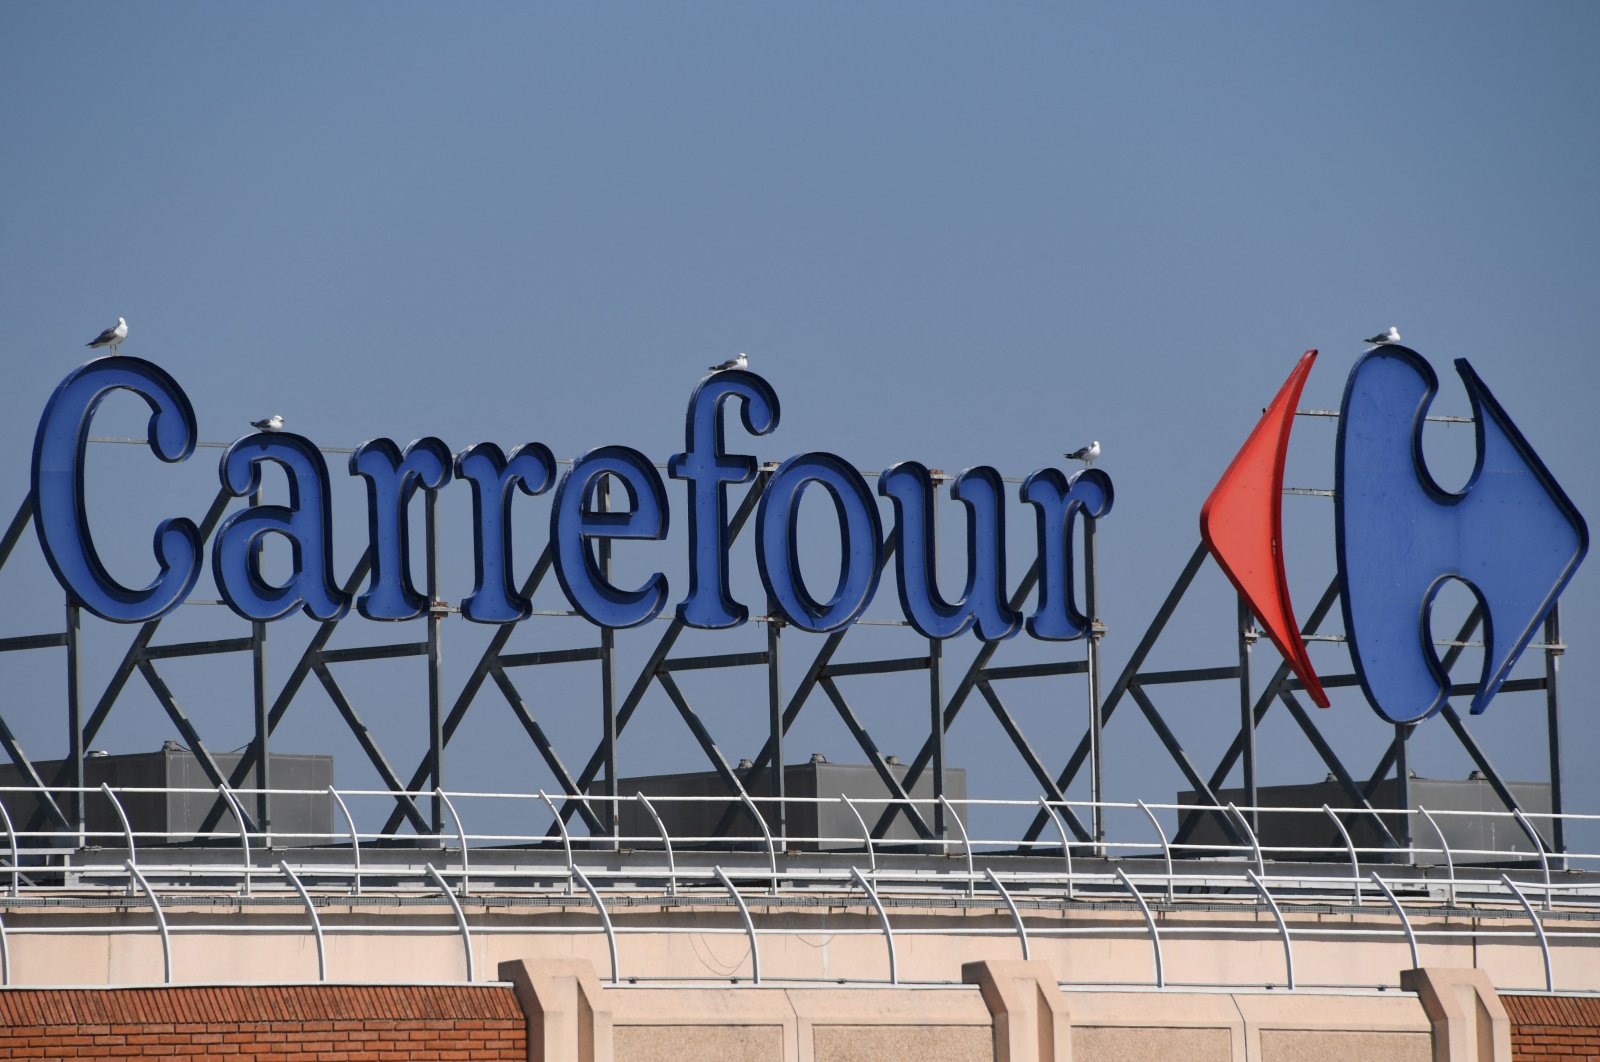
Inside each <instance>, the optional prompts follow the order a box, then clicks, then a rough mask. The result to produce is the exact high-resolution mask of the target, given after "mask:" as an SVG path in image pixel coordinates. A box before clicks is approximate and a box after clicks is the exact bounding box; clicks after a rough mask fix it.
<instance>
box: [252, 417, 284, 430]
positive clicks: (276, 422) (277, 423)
mask: <svg viewBox="0 0 1600 1062" xmlns="http://www.w3.org/2000/svg"><path fill="white" fill-rule="evenodd" d="M250 426H251V427H252V428H254V429H255V430H256V431H264V432H268V433H271V432H279V431H282V430H283V416H282V414H279V413H274V414H273V415H272V416H270V417H263V418H262V419H260V420H252V421H251V422H250Z"/></svg>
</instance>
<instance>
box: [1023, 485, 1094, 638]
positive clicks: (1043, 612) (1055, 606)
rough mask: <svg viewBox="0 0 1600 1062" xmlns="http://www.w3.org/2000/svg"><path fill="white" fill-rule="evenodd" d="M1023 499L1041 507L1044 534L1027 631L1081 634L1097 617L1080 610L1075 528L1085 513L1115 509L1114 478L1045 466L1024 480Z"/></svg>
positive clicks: (1039, 522)
mask: <svg viewBox="0 0 1600 1062" xmlns="http://www.w3.org/2000/svg"><path fill="white" fill-rule="evenodd" d="M1020 493H1021V495H1022V500H1023V501H1025V502H1027V503H1028V504H1030V505H1032V506H1033V507H1034V508H1035V509H1036V510H1037V512H1036V516H1037V519H1036V521H1035V526H1036V527H1037V528H1038V536H1039V607H1038V608H1036V609H1035V610H1034V613H1033V615H1032V616H1030V617H1028V634H1029V635H1031V636H1032V637H1034V638H1039V639H1043V640H1046V641H1060V642H1066V641H1071V640H1073V639H1074V638H1082V637H1083V634H1084V631H1086V630H1088V628H1089V621H1090V620H1091V619H1092V618H1093V617H1090V616H1085V615H1084V614H1083V613H1082V612H1081V611H1080V610H1079V609H1078V603H1077V594H1076V592H1075V589H1074V587H1075V584H1076V582H1077V579H1076V572H1077V567H1076V565H1074V564H1073V560H1072V530H1073V525H1074V524H1075V522H1076V521H1077V518H1078V514H1079V513H1080V512H1081V513H1082V514H1083V515H1085V516H1092V517H1094V518H1095V519H1097V520H1098V519H1099V518H1100V517H1102V516H1104V515H1106V514H1107V513H1109V512H1110V511H1111V503H1112V501H1113V500H1114V494H1113V491H1112V489H1111V477H1110V476H1108V475H1106V474H1105V473H1104V472H1102V471H1100V470H1099V469H1098V468H1090V469H1085V470H1084V471H1082V472H1079V473H1078V474H1077V475H1075V476H1073V477H1072V478H1071V479H1068V478H1067V477H1066V476H1064V475H1062V474H1061V471H1060V470H1059V469H1055V468H1041V469H1040V470H1039V471H1037V472H1035V473H1034V474H1033V475H1031V476H1029V477H1028V478H1027V479H1025V480H1023V481H1022V490H1021V492H1020Z"/></svg>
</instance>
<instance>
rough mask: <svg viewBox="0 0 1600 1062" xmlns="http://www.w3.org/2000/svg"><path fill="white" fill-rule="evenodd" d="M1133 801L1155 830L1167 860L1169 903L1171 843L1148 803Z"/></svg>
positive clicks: (1170, 898) (1171, 892)
mask: <svg viewBox="0 0 1600 1062" xmlns="http://www.w3.org/2000/svg"><path fill="white" fill-rule="evenodd" d="M1135 803H1137V804H1138V805H1139V810H1140V811H1142V812H1144V814H1145V817H1146V818H1148V819H1149V820H1150V825H1151V827H1152V828H1154V830H1155V831H1156V840H1158V841H1160V842H1161V854H1162V856H1164V857H1165V858H1166V861H1167V902H1168V903H1171V902H1172V901H1173V886H1172V845H1171V844H1170V843H1169V842H1168V841H1167V831H1166V830H1163V829H1162V828H1161V823H1159V822H1157V821H1156V813H1155V812H1153V811H1151V810H1150V806H1149V805H1148V804H1146V803H1145V802H1144V801H1142V800H1139V801H1135Z"/></svg>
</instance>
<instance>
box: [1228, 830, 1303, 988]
mask: <svg viewBox="0 0 1600 1062" xmlns="http://www.w3.org/2000/svg"><path fill="white" fill-rule="evenodd" d="M1236 814H1237V813H1236ZM1245 873H1246V874H1248V875H1249V876H1250V881H1251V882H1252V883H1253V884H1254V885H1255V887H1256V891H1257V892H1259V893H1260V894H1261V898H1262V899H1263V900H1265V901H1266V902H1267V906H1268V907H1270V908H1272V917H1273V918H1274V919H1276V920H1277V922H1278V932H1279V933H1280V934H1282V936H1283V971H1284V976H1285V978H1287V980H1288V986H1289V991H1291V992H1293V991H1294V944H1293V943H1292V942H1291V941H1290V940H1289V923H1288V922H1285V921H1284V920H1283V911H1282V909H1280V908H1279V907H1278V901H1277V900H1274V899H1273V898H1272V893H1271V892H1270V891H1268V889H1267V883H1266V882H1265V881H1262V880H1261V877H1260V875H1258V874H1257V873H1256V872H1255V871H1253V870H1250V869H1249V868H1246V869H1245Z"/></svg>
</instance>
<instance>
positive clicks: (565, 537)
mask: <svg viewBox="0 0 1600 1062" xmlns="http://www.w3.org/2000/svg"><path fill="white" fill-rule="evenodd" d="M608 476H609V477H610V478H612V479H614V480H616V481H617V482H619V483H621V484H622V488H623V491H624V492H625V493H626V494H627V498H628V504H627V507H626V508H624V509H619V510H615V511H610V512H607V511H603V510H600V509H597V508H594V507H593V503H594V501H595V499H596V496H597V494H598V493H599V488H600V486H601V481H602V480H603V479H604V478H605V477H608ZM666 537H667V488H666V485H665V484H664V483H662V482H661V476H660V475H659V474H658V473H657V472H656V470H655V466H654V465H652V464H651V463H650V459H649V458H647V457H645V455H644V454H642V453H640V452H639V451H638V450H635V449H632V448H631V447H627V446H602V447H599V448H598V449H595V450H590V451H589V452H588V453H586V454H584V455H583V456H582V457H580V458H578V459H577V460H576V461H574V462H573V463H572V467H571V468H570V469H568V470H567V474H566V475H564V476H562V477H561V484H560V485H559V486H558V487H556V494H555V502H554V504H553V505H552V507H551V511H550V542H551V544H552V545H553V546H554V547H555V569H556V578H557V579H558V580H560V582H561V589H562V590H563V591H564V592H565V593H566V595H567V600H568V601H570V602H572V607H573V608H575V609H577V610H578V611H579V612H580V613H582V614H583V615H584V616H585V617H586V618H587V619H588V620H589V622H591V623H594V624H598V625H599V626H601V627H637V626H638V625H639V624H641V623H648V622H649V621H650V620H652V619H654V618H655V617H656V615H657V614H658V613H660V611H661V606H662V604H663V603H664V602H665V601H666V597H667V577H666V576H665V575H662V574H661V573H660V572H656V573H655V574H654V575H652V576H650V578H649V579H647V580H645V583H644V585H643V586H641V587H639V588H638V589H637V590H619V589H617V588H616V587H615V586H613V585H611V583H609V582H608V581H607V580H606V578H605V575H604V573H603V572H601V570H600V566H599V564H598V563H597V562H596V561H595V557H594V552H593V551H592V550H591V549H590V546H589V540H590V539H611V538H643V539H662V538H666Z"/></svg>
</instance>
